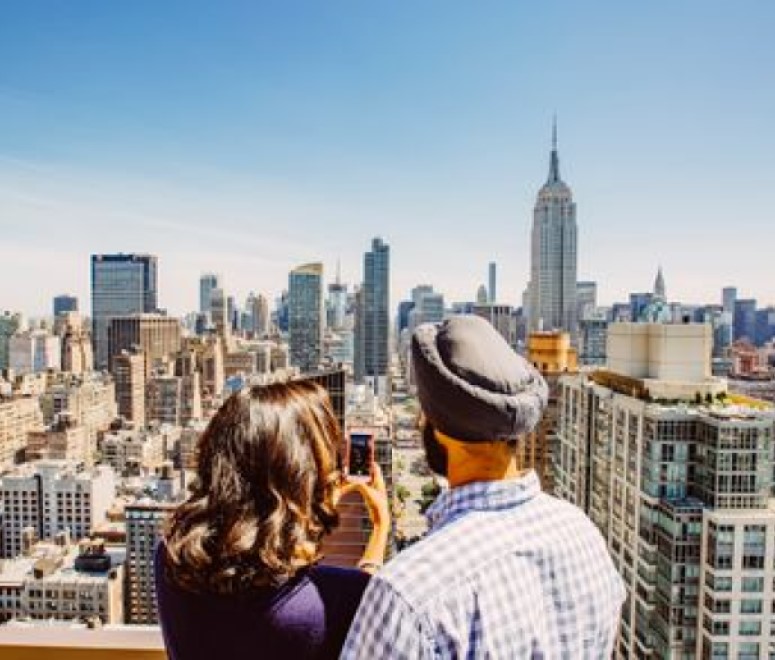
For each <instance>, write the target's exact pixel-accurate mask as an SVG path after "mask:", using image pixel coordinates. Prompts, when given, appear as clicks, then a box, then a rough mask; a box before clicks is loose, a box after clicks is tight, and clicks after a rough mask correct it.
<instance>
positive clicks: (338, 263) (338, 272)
mask: <svg viewBox="0 0 775 660" xmlns="http://www.w3.org/2000/svg"><path fill="white" fill-rule="evenodd" d="M341 283H342V260H341V259H337V260H336V284H337V286H339V285H340V284H341Z"/></svg>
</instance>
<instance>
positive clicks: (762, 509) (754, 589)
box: [555, 324, 775, 659]
mask: <svg viewBox="0 0 775 660" xmlns="http://www.w3.org/2000/svg"><path fill="white" fill-rule="evenodd" d="M624 325H629V324H624ZM637 325H638V326H641V327H642V326H646V327H647V329H646V330H645V331H639V332H643V334H640V333H639V336H638V337H637V338H636V337H633V336H632V335H631V334H629V333H628V332H627V329H626V328H625V329H621V328H617V326H612V327H611V331H612V332H613V337H612V341H610V344H611V346H610V347H609V352H610V353H612V354H613V355H616V356H618V358H617V361H616V365H615V366H610V362H609V370H606V371H598V372H589V373H586V374H579V375H575V376H563V377H562V378H561V379H560V388H561V390H560V399H559V410H560V414H559V424H558V440H559V446H558V451H557V453H556V455H555V495H557V496H559V497H561V498H563V499H566V500H568V501H570V502H572V503H574V504H576V505H577V506H579V507H580V508H582V509H583V510H584V511H585V512H587V514H588V515H589V516H590V518H591V519H592V520H593V521H594V522H595V523H596V524H597V526H598V527H599V529H600V531H601V533H602V534H603V537H604V538H605V540H606V542H607V544H608V548H609V551H610V553H611V555H612V557H613V560H614V563H615V564H616V566H617V568H618V569H619V571H620V573H621V575H622V577H623V579H624V581H625V584H626V586H627V589H628V594H629V596H628V598H627V600H626V602H625V604H624V607H623V610H622V619H621V625H620V630H619V636H618V640H617V644H616V653H615V655H616V657H618V658H638V657H641V658H646V657H649V658H686V659H688V658H707V659H710V658H762V657H769V655H768V654H769V653H770V648H771V645H772V644H773V642H775V637H773V634H772V633H773V631H772V630H771V626H770V623H771V622H770V619H771V617H772V602H773V578H775V562H774V561H773V558H774V557H775V555H774V554H773V553H774V552H775V507H773V503H772V502H773V501H772V500H771V499H770V498H771V489H772V482H773V469H772V458H771V453H772V436H773V425H774V424H775V420H774V418H773V415H772V412H771V411H763V410H760V409H758V407H756V406H753V407H752V406H748V405H745V404H743V403H739V402H735V401H733V400H727V393H726V386H725V381H721V380H717V379H714V378H712V377H711V376H709V363H710V333H711V330H710V328H709V327H708V326H707V325H704V324H703V325H700V326H699V327H695V328H691V327H690V328H689V329H688V330H684V329H685V328H686V326H683V325H680V326H670V325H664V326H659V325H658V324H637ZM648 326H651V328H650V329H649V328H648ZM644 337H645V339H646V340H645V341H642V339H643V338H644ZM649 344H650V345H649ZM625 354H626V355H625Z"/></svg>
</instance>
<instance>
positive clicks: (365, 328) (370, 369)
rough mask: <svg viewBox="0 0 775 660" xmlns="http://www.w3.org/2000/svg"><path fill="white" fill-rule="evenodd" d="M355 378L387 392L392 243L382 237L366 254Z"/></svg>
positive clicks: (357, 332) (359, 309)
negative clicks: (389, 243) (389, 244)
mask: <svg viewBox="0 0 775 660" xmlns="http://www.w3.org/2000/svg"><path fill="white" fill-rule="evenodd" d="M357 314H358V316H359V318H358V319H357V320H356V324H355V329H356V337H355V353H356V355H355V379H356V381H357V382H364V381H365V380H368V381H369V383H370V384H371V385H372V387H373V388H374V391H375V392H376V393H378V394H384V393H386V392H387V374H388V366H389V362H390V358H389V354H388V342H389V335H390V246H388V244H387V243H385V242H384V241H383V240H382V239H381V238H375V239H373V240H372V242H371V251H369V252H366V254H364V256H363V287H362V288H361V291H360V295H359V304H358V306H357Z"/></svg>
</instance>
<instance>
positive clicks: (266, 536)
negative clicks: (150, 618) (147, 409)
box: [165, 381, 340, 593]
mask: <svg viewBox="0 0 775 660" xmlns="http://www.w3.org/2000/svg"><path fill="white" fill-rule="evenodd" d="M339 446H340V431H339V425H338V424H337V420H336V417H335V416H334V412H333V410H332V408H331V402H330V400H329V398H328V393H327V392H326V390H325V389H324V388H323V387H322V386H320V385H318V384H317V383H314V382H312V381H295V382H289V383H275V384H272V385H262V386H258V387H253V388H251V389H246V390H244V391H242V392H239V393H236V394H234V395H232V396H231V397H230V398H229V399H228V400H227V401H226V402H225V403H224V404H223V406H222V407H221V409H220V410H219V411H218V412H217V413H216V415H215V417H213V419H212V421H211V422H210V424H209V425H208V427H207V429H206V430H205V432H204V433H203V435H202V437H201V438H200V440H199V444H198V446H197V477H198V478H197V479H196V480H195V482H194V484H193V486H192V489H191V495H190V497H189V498H188V500H187V501H186V502H184V503H183V504H181V505H180V507H178V509H177V510H176V511H175V513H174V514H173V516H172V518H171V520H170V523H169V525H168V527H167V530H166V533H165V546H166V573H167V576H168V578H169V579H171V580H172V581H173V582H174V583H175V584H177V585H179V586H181V587H183V588H185V589H188V590H190V591H197V592H216V593H235V592H241V591H247V590H250V589H252V588H256V587H261V586H268V585H274V586H276V585H279V584H282V583H283V582H285V581H286V580H287V579H289V578H290V577H292V576H293V575H294V574H295V573H296V572H297V571H299V570H300V569H302V568H304V567H307V566H309V565H310V564H313V563H315V562H316V561H318V560H319V559H320V557H321V543H322V539H323V537H324V536H325V535H326V534H327V533H329V532H330V531H331V530H332V529H333V527H334V526H335V525H336V524H337V522H338V518H337V514H336V510H335V508H334V502H333V496H334V488H335V486H336V482H337V478H338V472H337V456H338V455H337V448H338V447H339Z"/></svg>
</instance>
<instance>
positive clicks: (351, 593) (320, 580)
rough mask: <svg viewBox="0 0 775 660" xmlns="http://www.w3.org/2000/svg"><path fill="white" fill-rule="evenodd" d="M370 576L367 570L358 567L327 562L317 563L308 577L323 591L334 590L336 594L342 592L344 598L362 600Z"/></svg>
mask: <svg viewBox="0 0 775 660" xmlns="http://www.w3.org/2000/svg"><path fill="white" fill-rule="evenodd" d="M370 577H371V576H370V575H369V574H368V573H366V572H365V571H361V570H359V569H356V568H341V567H339V566H329V565H327V564H317V565H315V566H313V567H312V568H311V569H310V571H309V573H308V579H309V580H310V581H311V582H312V583H314V584H315V586H316V587H317V588H318V590H320V591H321V592H326V591H332V592H333V593H334V594H341V595H342V597H343V598H347V597H350V598H354V599H355V600H356V601H360V598H361V595H362V594H363V592H364V590H365V589H366V585H367V584H368V583H369V578H370Z"/></svg>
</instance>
